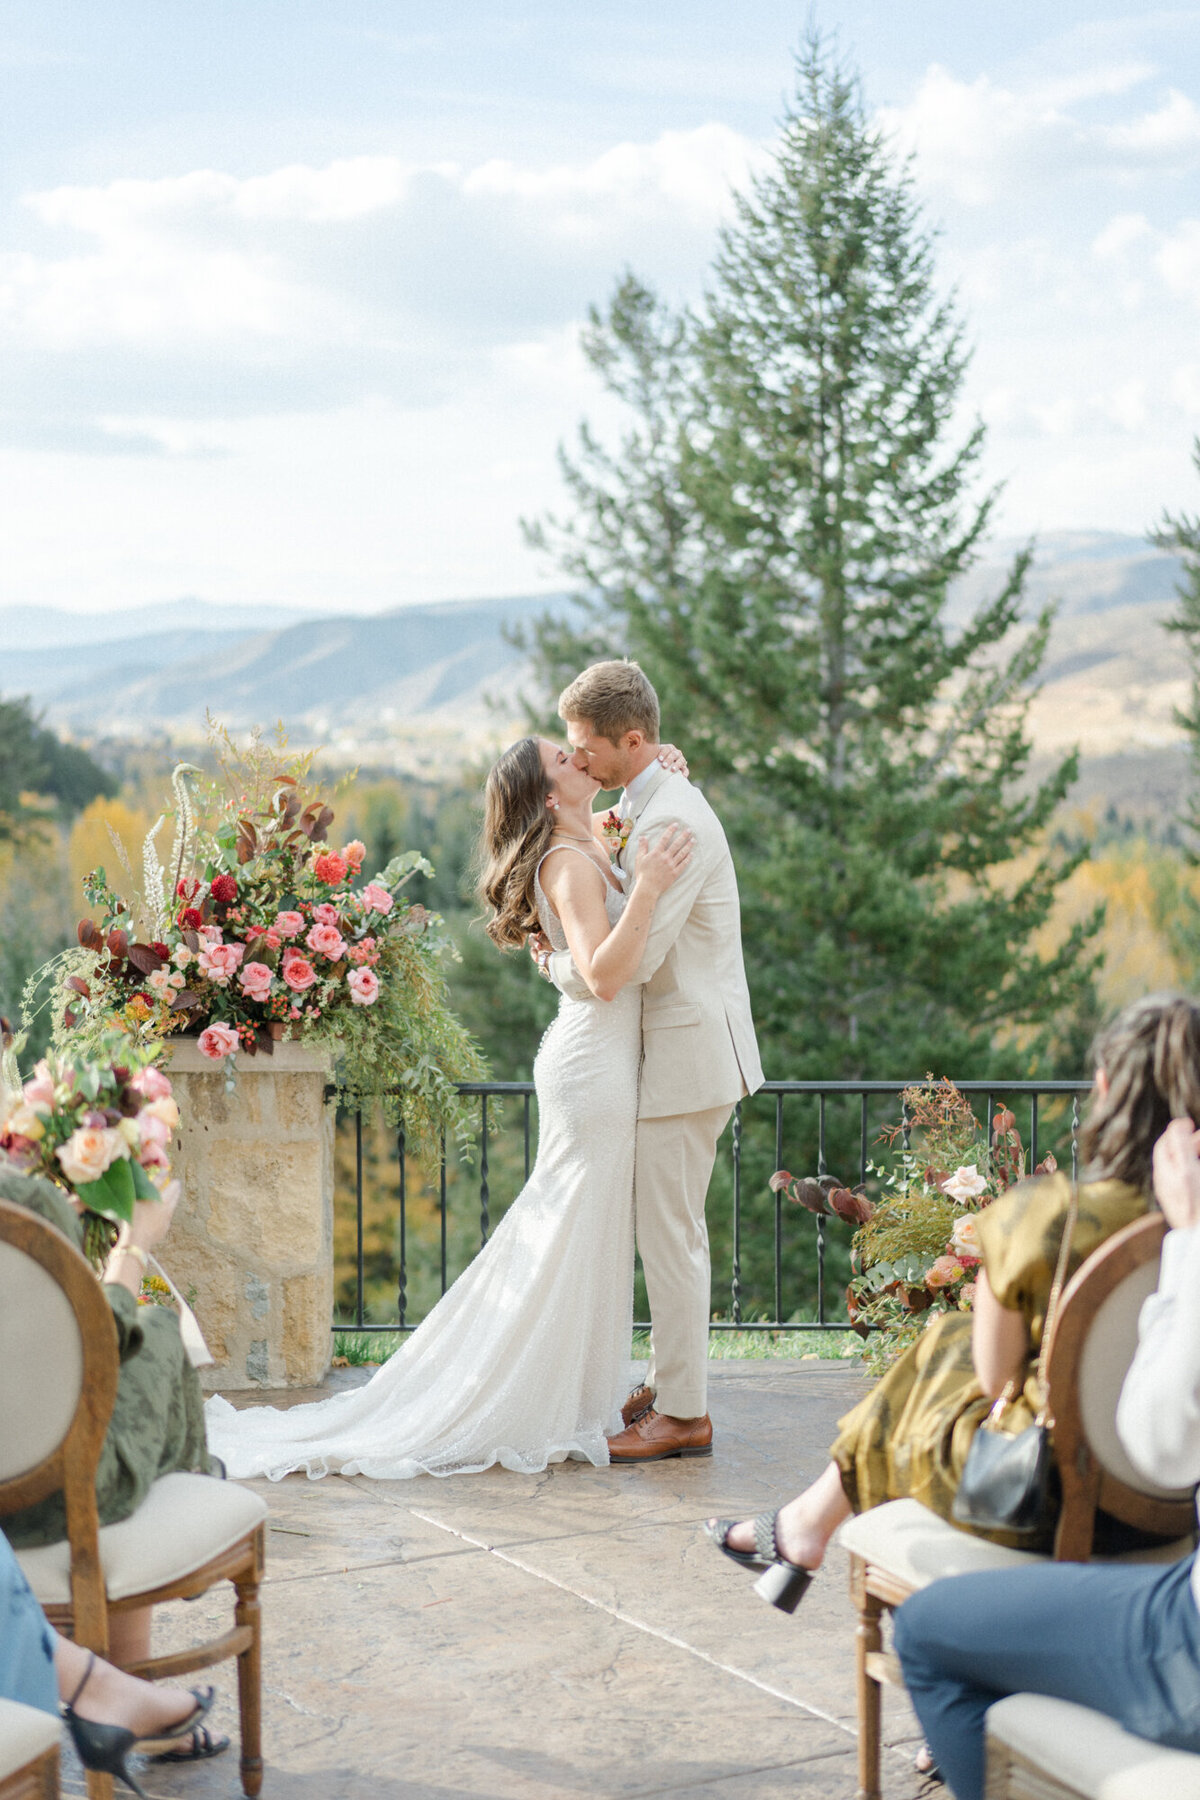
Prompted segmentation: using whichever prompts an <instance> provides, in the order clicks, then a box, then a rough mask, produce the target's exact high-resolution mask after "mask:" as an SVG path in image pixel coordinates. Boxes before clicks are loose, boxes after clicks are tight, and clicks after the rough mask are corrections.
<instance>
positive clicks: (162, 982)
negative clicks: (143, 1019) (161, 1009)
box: [146, 969, 171, 1000]
mask: <svg viewBox="0 0 1200 1800" xmlns="http://www.w3.org/2000/svg"><path fill="white" fill-rule="evenodd" d="M146 986H147V987H148V988H151V989H153V991H154V992H155V993H156V994H157V995H158V997H159V999H160V1000H165V999H166V998H167V997H168V995H169V994H170V992H171V973H170V970H169V969H152V970H151V971H150V973H149V975H147V977H146Z"/></svg>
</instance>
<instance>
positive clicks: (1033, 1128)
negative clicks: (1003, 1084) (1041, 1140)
mask: <svg viewBox="0 0 1200 1800" xmlns="http://www.w3.org/2000/svg"><path fill="white" fill-rule="evenodd" d="M1037 1166H1038V1097H1037V1095H1036V1094H1031V1095H1030V1096H1029V1169H1028V1173H1029V1174H1030V1175H1032V1174H1033V1171H1034V1170H1035V1169H1036V1168H1037Z"/></svg>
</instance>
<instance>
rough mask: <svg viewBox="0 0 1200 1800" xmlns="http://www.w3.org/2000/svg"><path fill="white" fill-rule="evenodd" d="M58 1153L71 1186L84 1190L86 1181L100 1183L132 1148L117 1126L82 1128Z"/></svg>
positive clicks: (87, 1126) (61, 1145)
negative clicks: (113, 1165)
mask: <svg viewBox="0 0 1200 1800" xmlns="http://www.w3.org/2000/svg"><path fill="white" fill-rule="evenodd" d="M54 1154H55V1155H56V1156H57V1157H58V1160H59V1162H60V1163H61V1164H62V1171H63V1174H64V1175H65V1176H66V1178H67V1180H68V1181H69V1182H70V1183H71V1186H72V1187H82V1186H83V1185H84V1184H85V1183H86V1182H89V1181H99V1179H100V1177H101V1175H103V1173H104V1171H105V1169H107V1168H108V1167H110V1165H111V1164H112V1163H115V1162H116V1160H117V1158H118V1157H119V1156H127V1155H128V1154H129V1146H128V1145H127V1144H126V1142H125V1140H124V1138H123V1137H122V1136H121V1134H120V1132H119V1131H117V1130H116V1128H115V1127H114V1126H111V1125H106V1126H103V1127H99V1128H98V1127H96V1126H94V1125H81V1126H80V1127H79V1128H78V1130H76V1131H73V1132H72V1133H71V1135H70V1137H69V1138H68V1139H67V1141H66V1143H65V1144H60V1145H59V1146H58V1149H57V1150H56V1151H55V1153H54Z"/></svg>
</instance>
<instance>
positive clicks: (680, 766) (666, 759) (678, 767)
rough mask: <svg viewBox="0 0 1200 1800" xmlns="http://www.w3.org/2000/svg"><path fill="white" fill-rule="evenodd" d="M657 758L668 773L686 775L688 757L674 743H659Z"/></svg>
mask: <svg viewBox="0 0 1200 1800" xmlns="http://www.w3.org/2000/svg"><path fill="white" fill-rule="evenodd" d="M658 760H659V762H660V763H661V764H662V766H663V768H664V769H665V770H666V771H667V773H668V775H686V774H687V772H688V759H687V757H686V756H685V755H684V754H683V751H682V750H679V749H677V748H676V747H675V745H674V744H660V745H659V747H658Z"/></svg>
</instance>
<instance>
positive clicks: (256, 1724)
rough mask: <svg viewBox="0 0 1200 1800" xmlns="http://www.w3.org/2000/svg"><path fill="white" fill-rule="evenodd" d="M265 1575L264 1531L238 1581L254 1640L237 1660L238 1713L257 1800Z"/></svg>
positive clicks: (243, 1620)
mask: <svg viewBox="0 0 1200 1800" xmlns="http://www.w3.org/2000/svg"><path fill="white" fill-rule="evenodd" d="M261 1574H262V1530H261V1527H260V1528H259V1532H258V1534H257V1535H256V1543H255V1555H254V1564H253V1568H252V1569H251V1571H250V1573H249V1574H247V1575H244V1576H242V1577H241V1578H240V1579H238V1580H235V1581H234V1584H233V1586H234V1591H235V1593H236V1594H237V1605H236V1607H235V1608H234V1614H235V1617H236V1619H237V1622H238V1624H239V1625H246V1626H248V1627H249V1628H250V1632H251V1641H250V1644H249V1646H248V1648H247V1649H245V1650H243V1651H242V1652H241V1653H240V1655H239V1656H238V1659H237V1673H238V1714H239V1718H240V1722H241V1736H242V1762H241V1770H242V1792H243V1793H244V1794H246V1795H247V1796H248V1797H249V1800H255V1796H256V1795H257V1794H258V1793H259V1792H260V1791H261V1788H262V1783H263V1760H262V1607H261V1605H260V1604H259V1599H258V1584H259V1579H260V1576H261Z"/></svg>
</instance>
